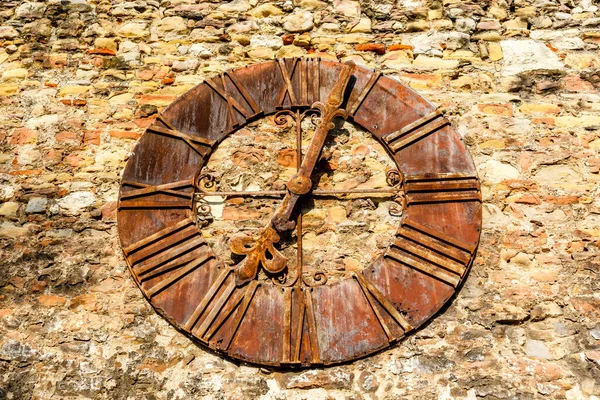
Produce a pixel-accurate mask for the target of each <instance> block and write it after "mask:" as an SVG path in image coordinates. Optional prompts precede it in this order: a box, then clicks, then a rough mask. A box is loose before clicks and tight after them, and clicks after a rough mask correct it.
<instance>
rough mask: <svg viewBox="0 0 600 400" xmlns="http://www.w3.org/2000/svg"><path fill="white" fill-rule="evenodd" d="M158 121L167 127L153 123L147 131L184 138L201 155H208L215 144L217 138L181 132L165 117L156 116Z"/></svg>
mask: <svg viewBox="0 0 600 400" xmlns="http://www.w3.org/2000/svg"><path fill="white" fill-rule="evenodd" d="M156 119H157V121H160V122H162V123H163V124H164V125H166V128H165V127H163V126H160V125H159V124H156V123H155V124H153V125H151V126H149V127H148V129H147V132H149V133H153V134H155V135H162V136H168V137H171V138H174V139H180V140H183V141H184V142H185V143H186V144H187V145H188V146H190V147H191V148H192V149H193V150H194V151H195V152H196V153H198V154H199V155H200V156H201V157H206V156H207V155H208V153H210V150H211V149H212V147H213V146H214V145H215V143H216V141H215V140H210V139H205V138H202V137H199V136H192V135H188V134H186V133H183V132H180V131H178V130H177V129H175V128H174V127H173V126H172V125H171V124H170V123H169V122H167V121H166V120H165V119H164V118H163V117H161V116H159V117H158V118H156Z"/></svg>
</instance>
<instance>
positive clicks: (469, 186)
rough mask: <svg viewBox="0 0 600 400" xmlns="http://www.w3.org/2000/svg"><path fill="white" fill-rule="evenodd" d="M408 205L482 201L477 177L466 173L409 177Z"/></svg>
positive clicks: (407, 180) (407, 183)
mask: <svg viewBox="0 0 600 400" xmlns="http://www.w3.org/2000/svg"><path fill="white" fill-rule="evenodd" d="M404 191H405V193H406V204H407V205H411V204H420V203H443V202H452V201H481V192H480V185H479V181H478V180H477V177H475V176H472V175H470V174H465V173H445V174H425V175H407V176H406V177H405V180H404Z"/></svg>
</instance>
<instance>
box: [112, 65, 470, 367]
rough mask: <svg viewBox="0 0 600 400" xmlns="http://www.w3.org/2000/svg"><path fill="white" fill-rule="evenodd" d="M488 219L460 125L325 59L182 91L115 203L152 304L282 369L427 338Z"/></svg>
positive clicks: (392, 87) (220, 346)
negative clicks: (413, 335) (422, 331)
mask: <svg viewBox="0 0 600 400" xmlns="http://www.w3.org/2000/svg"><path fill="white" fill-rule="evenodd" d="M344 120H345V121H344ZM480 225H481V193H480V188H479V181H478V179H477V177H476V172H475V167H474V164H473V161H472V159H471V157H470V155H469V153H468V151H467V150H466V148H465V146H464V144H463V143H462V141H461V139H460V137H459V135H458V134H457V133H456V132H455V131H454V129H453V128H452V126H451V125H450V124H449V122H448V120H447V119H446V118H444V117H443V115H442V114H441V113H440V112H438V111H436V110H435V108H434V107H433V106H432V105H431V104H430V103H428V102H427V101H426V100H424V99H423V98H422V97H420V96H419V95H418V94H417V93H415V92H414V91H412V90H411V89H409V88H407V87H406V86H404V85H402V84H401V83H399V82H397V81H395V80H393V79H391V78H389V77H386V76H384V75H382V74H380V73H378V72H373V71H369V70H367V69H364V68H361V67H357V66H354V65H353V64H340V63H336V62H330V61H324V60H319V59H316V58H314V59H285V60H281V59H279V60H275V61H270V62H265V63H261V64H256V65H252V66H249V67H245V68H240V69H236V70H233V71H229V72H226V73H224V74H222V75H219V76H217V77H214V78H211V79H207V80H206V81H205V82H204V83H202V84H200V85H198V86H196V87H195V88H193V89H192V90H190V91H189V92H187V93H186V94H184V95H183V96H181V97H180V98H178V99H177V100H176V101H175V102H174V103H173V104H171V105H170V106H169V107H167V109H165V110H164V111H163V112H162V113H161V114H160V116H159V117H158V118H157V119H156V122H154V123H153V124H152V125H151V126H150V127H149V128H148V130H147V131H146V133H145V134H144V135H143V136H142V138H141V139H140V142H139V143H138V145H137V146H136V147H135V150H134V152H133V155H132V156H131V158H130V159H129V161H128V164H127V167H126V168H125V171H124V174H123V180H122V185H121V191H120V195H119V205H118V227H119V236H120V239H121V244H122V246H123V250H124V252H125V255H126V260H127V263H128V265H129V267H130V269H131V273H132V275H133V277H134V279H135V281H136V282H137V284H138V285H139V287H140V288H141V290H142V292H143V293H144V295H145V296H146V298H147V299H148V301H150V303H151V304H152V305H153V307H154V308H155V309H156V310H157V311H158V312H159V313H160V314H161V315H163V316H164V317H165V318H167V319H168V320H169V321H170V322H171V323H172V324H173V325H174V326H176V327H177V328H178V329H180V330H182V331H183V332H186V333H187V334H189V335H191V336H193V337H194V338H196V339H197V340H199V341H200V342H202V343H203V344H205V345H207V346H209V347H211V348H213V349H215V350H217V351H218V352H221V353H224V354H226V355H228V356H230V357H233V358H236V359H239V360H244V361H248V362H252V363H256V364H261V365H276V366H277V365H290V366H293V365H298V366H310V365H323V364H325V365H328V364H335V363H340V362H344V361H349V360H353V359H356V358H359V357H363V356H365V355H368V354H371V353H373V352H376V351H378V350H381V349H383V348H386V347H388V346H390V345H391V344H393V343H395V342H397V341H398V340H400V339H402V338H403V337H405V336H406V335H407V334H409V333H410V332H411V331H413V330H415V329H417V328H418V327H419V326H420V325H422V324H423V323H424V322H426V321H427V320H428V319H430V318H431V317H433V316H434V315H435V314H436V312H437V311H438V310H439V309H440V308H441V307H442V306H443V305H444V303H446V301H448V300H449V299H450V297H451V296H452V295H453V294H454V292H455V291H456V289H457V287H459V286H460V284H461V282H462V281H463V279H464V278H465V276H466V274H467V271H468V269H469V267H470V265H471V264H472V262H473V258H474V256H475V251H476V248H477V245H478V242H479V235H480Z"/></svg>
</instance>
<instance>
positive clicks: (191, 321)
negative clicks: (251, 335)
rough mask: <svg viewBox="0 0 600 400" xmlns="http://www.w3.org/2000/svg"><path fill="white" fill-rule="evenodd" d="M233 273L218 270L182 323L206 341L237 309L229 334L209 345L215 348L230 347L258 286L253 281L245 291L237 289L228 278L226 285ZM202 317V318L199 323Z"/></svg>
mask: <svg viewBox="0 0 600 400" xmlns="http://www.w3.org/2000/svg"><path fill="white" fill-rule="evenodd" d="M232 271H233V269H232V268H225V269H223V271H221V273H220V274H219V275H218V276H217V278H216V279H215V281H214V282H213V283H212V285H211V286H210V288H209V289H208V291H207V292H206V294H205V295H204V298H203V299H202V301H201V302H200V304H198V306H197V307H196V309H195V310H194V312H193V313H192V314H191V315H190V317H189V318H188V320H187V321H186V323H185V324H184V329H185V330H187V331H188V332H190V333H192V334H193V335H194V336H196V337H198V338H201V339H204V340H205V341H208V340H210V339H211V338H212V337H213V336H214V335H215V333H216V332H217V331H218V329H219V328H220V327H221V325H222V324H223V323H224V322H225V320H227V318H228V317H229V316H230V315H231V314H232V313H233V311H234V310H237V314H236V315H235V317H234V318H235V319H234V320H233V326H232V327H231V329H230V331H229V332H228V335H227V337H226V339H225V340H224V341H223V342H221V343H217V344H214V343H213V344H212V346H213V347H218V348H219V349H221V350H227V349H228V348H229V345H230V344H231V341H232V340H233V338H234V337H235V334H236V332H237V330H238V328H239V326H240V324H241V322H242V319H243V317H244V315H245V313H246V310H247V309H248V306H249V305H250V302H251V301H252V298H253V297H254V294H255V292H256V289H257V288H258V287H259V286H260V284H259V283H258V282H257V281H252V282H250V283H249V284H248V285H247V286H246V287H245V288H244V289H237V287H236V285H235V280H234V279H233V278H231V279H229V282H228V283H225V282H226V281H227V280H228V277H229V276H230V275H231V273H232ZM232 294H233V295H232ZM203 315H204V318H203V319H202V320H201V317H202V316H203ZM200 321H201V322H200Z"/></svg>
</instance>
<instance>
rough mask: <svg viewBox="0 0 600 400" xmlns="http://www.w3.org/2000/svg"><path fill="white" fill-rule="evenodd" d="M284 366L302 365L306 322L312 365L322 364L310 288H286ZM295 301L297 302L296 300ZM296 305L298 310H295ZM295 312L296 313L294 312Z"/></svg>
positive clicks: (284, 291) (284, 292) (284, 294)
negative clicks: (301, 353) (301, 358)
mask: <svg viewBox="0 0 600 400" xmlns="http://www.w3.org/2000/svg"><path fill="white" fill-rule="evenodd" d="M283 297H284V300H283V302H284V312H283V348H282V350H283V356H282V360H281V363H282V364H298V363H300V362H301V361H300V351H301V349H302V339H303V332H304V324H305V322H306V325H307V328H308V329H307V331H308V338H307V339H308V340H309V343H310V359H311V363H312V364H320V363H321V356H320V354H319V342H318V338H317V325H316V321H315V314H314V306H313V302H312V292H311V289H310V288H299V287H295V288H284V289H283ZM294 299H295V300H294ZM294 303H297V306H296V307H297V309H296V310H294ZM294 311H295V312H294Z"/></svg>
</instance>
